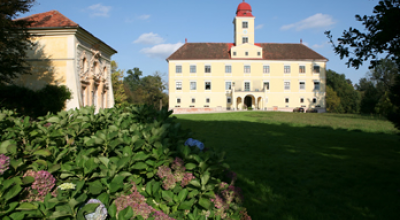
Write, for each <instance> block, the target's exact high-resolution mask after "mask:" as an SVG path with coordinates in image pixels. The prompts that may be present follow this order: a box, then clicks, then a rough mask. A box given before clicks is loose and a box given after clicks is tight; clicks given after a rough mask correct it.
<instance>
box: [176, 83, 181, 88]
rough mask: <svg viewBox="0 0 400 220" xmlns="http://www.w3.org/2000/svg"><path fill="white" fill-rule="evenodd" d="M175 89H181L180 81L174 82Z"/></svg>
mask: <svg viewBox="0 0 400 220" xmlns="http://www.w3.org/2000/svg"><path fill="white" fill-rule="evenodd" d="M176 90H182V82H176Z"/></svg>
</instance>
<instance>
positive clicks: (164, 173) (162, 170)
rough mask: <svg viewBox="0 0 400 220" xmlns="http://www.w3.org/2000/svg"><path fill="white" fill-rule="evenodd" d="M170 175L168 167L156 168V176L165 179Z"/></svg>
mask: <svg viewBox="0 0 400 220" xmlns="http://www.w3.org/2000/svg"><path fill="white" fill-rule="evenodd" d="M171 174H172V172H171V169H170V168H169V167H167V166H164V165H162V166H160V167H159V168H158V171H157V175H158V176H159V177H160V178H164V177H167V176H169V175H171Z"/></svg>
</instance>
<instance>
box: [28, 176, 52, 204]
mask: <svg viewBox="0 0 400 220" xmlns="http://www.w3.org/2000/svg"><path fill="white" fill-rule="evenodd" d="M26 176H32V177H34V178H35V181H34V182H33V183H32V185H31V186H29V187H25V189H24V191H26V192H27V194H28V195H27V197H26V199H25V200H23V201H27V202H32V201H44V197H46V195H47V193H49V192H51V190H52V189H53V187H54V186H55V182H56V179H55V178H54V177H53V175H51V173H49V172H47V171H45V170H41V171H37V172H36V171H33V170H28V171H27V172H26V173H25V174H24V177H26Z"/></svg>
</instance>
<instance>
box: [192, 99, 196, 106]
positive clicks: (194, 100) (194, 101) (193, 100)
mask: <svg viewBox="0 0 400 220" xmlns="http://www.w3.org/2000/svg"><path fill="white" fill-rule="evenodd" d="M192 103H196V99H195V98H192ZM193 107H194V106H193Z"/></svg>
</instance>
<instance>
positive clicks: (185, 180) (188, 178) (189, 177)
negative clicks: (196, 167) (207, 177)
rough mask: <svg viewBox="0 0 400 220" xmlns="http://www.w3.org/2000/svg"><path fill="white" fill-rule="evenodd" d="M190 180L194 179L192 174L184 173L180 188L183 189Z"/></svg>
mask: <svg viewBox="0 0 400 220" xmlns="http://www.w3.org/2000/svg"><path fill="white" fill-rule="evenodd" d="M192 179H195V177H194V176H193V174H192V173H185V175H184V176H183V179H182V182H181V186H182V187H185V186H186V185H187V184H189V183H190V181H192Z"/></svg>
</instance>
